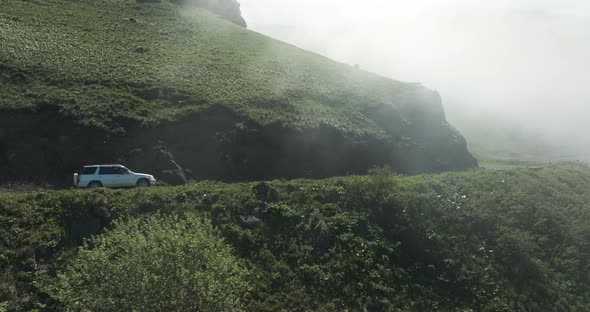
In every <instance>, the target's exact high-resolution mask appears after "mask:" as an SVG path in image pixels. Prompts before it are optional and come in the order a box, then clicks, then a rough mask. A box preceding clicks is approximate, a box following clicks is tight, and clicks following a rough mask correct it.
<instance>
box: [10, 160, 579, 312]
mask: <svg viewBox="0 0 590 312" xmlns="http://www.w3.org/2000/svg"><path fill="white" fill-rule="evenodd" d="M589 188H590V168H588V167H587V166H583V165H579V164H563V165H557V166H550V167H546V168H543V169H518V170H513V171H485V170H479V171H471V172H465V173H450V174H440V175H422V176H414V177H402V176H394V175H391V174H390V173H389V172H388V171H387V170H376V171H374V172H372V174H371V175H368V176H354V177H348V178H333V179H328V180H295V181H284V180H281V181H273V182H270V183H268V184H258V183H239V184H222V183H215V182H203V183H199V184H195V185H187V186H183V187H176V188H166V187H158V188H152V189H142V190H131V191H127V190H96V191H78V190H71V191H57V192H55V191H54V192H43V193H32V194H0V225H1V226H0V231H1V232H0V237H1V241H0V268H1V271H0V276H1V278H0V281H1V282H0V283H1V284H0V307H3V306H4V307H6V308H8V309H9V310H11V311H12V310H14V311H22V310H29V309H33V308H39V309H41V310H61V309H63V307H62V306H61V304H62V303H63V302H69V303H70V304H73V303H72V302H73V299H71V298H78V297H76V296H82V297H81V298H82V299H84V300H82V301H80V302H77V303H75V304H76V305H77V306H78V307H84V306H85V305H84V304H88V302H91V301H92V300H94V299H92V298H95V297H94V296H92V294H95V295H96V296H98V297H96V298H103V297H101V296H105V294H108V292H110V291H113V289H112V287H115V288H114V289H115V290H114V291H116V289H117V288H116V286H113V285H119V284H117V283H123V284H124V283H125V281H124V280H123V281H121V280H120V279H118V280H117V281H115V280H113V282H112V284H110V285H111V286H112V287H111V286H108V285H107V284H108V283H107V284H104V283H105V282H104V281H100V280H98V281H97V280H95V279H96V278H97V277H96V274H95V273H96V272H104V274H113V272H116V271H111V270H114V269H117V270H120V268H121V267H125V265H126V263H128V264H131V263H138V262H137V261H139V262H141V261H140V260H139V259H141V258H138V259H136V258H133V257H138V256H140V255H142V254H143V251H141V250H142V249H141V248H139V251H138V252H140V253H139V254H134V253H133V252H132V251H133V250H135V249H137V248H131V249H128V248H130V247H126V248H124V249H121V251H119V252H116V253H115V254H114V255H112V256H110V257H111V258H108V257H109V256H108V255H109V250H115V251H116V250H118V249H116V248H119V247H117V246H118V245H117V244H119V243H120V244H122V245H121V246H134V245H136V244H140V246H152V247H150V248H148V249H146V251H145V252H148V250H149V252H150V253H151V252H153V253H154V254H156V255H158V257H164V259H175V257H180V255H185V252H186V251H187V250H190V248H191V247H190V246H193V245H191V243H190V240H188V241H187V240H186V239H185V238H189V237H192V236H190V235H201V237H203V238H202V239H203V243H202V244H205V245H206V244H209V240H210V239H212V240H211V243H212V244H213V243H214V242H215V241H216V240H215V239H213V238H208V237H209V236H210V235H213V236H214V237H220V238H223V240H224V241H225V244H227V245H228V246H229V248H230V249H229V250H230V251H229V252H231V254H232V256H231V257H230V256H227V255H226V256H224V257H225V258H226V259H233V258H232V257H236V259H235V260H232V261H235V265H237V266H239V267H242V268H243V270H245V271H240V272H242V273H239V274H238V275H236V278H238V276H239V279H240V280H239V281H237V280H235V281H233V282H232V286H231V287H232V293H231V296H230V297H231V298H235V296H236V294H239V293H241V294H242V295H241V297H240V298H242V299H241V302H240V303H239V306H240V307H241V308H242V309H245V310H249V311H312V310H315V311H344V310H348V311H362V310H369V311H587V310H588V309H589V308H590V306H589V304H590V290H589V289H590V276H588V274H587V272H588V270H589V269H590V245H589V244H588V238H589V237H590V226H589V224H590V206H589V205H590V204H589V203H590V192H588V189H589ZM193 216H196V217H197V218H202V219H204V220H206V221H205V222H206V223H211V224H213V228H214V230H213V232H210V231H209V230H207V227H205V228H203V227H202V226H200V225H199V226H196V228H198V230H197V229H195V230H196V231H197V232H195V233H196V234H189V233H188V232H187V234H186V235H187V236H185V235H184V234H182V232H183V231H184V230H181V231H180V232H177V229H182V228H183V227H185V226H186V224H187V222H188V224H191V222H197V223H199V222H200V221H191V220H193V218H194V217H193ZM158 218H161V220H162V221H161V222H164V224H168V223H169V222H171V221H170V220H177V221H172V222H173V223H174V222H179V225H178V226H170V227H165V228H162V227H159V226H157V225H156V224H154V222H156V223H157V222H158V221H157V220H159V219H158ZM125 220H126V221H125ZM141 220H145V221H141ZM154 220H156V221H154ZM183 220H185V221H183ZM138 222H139V223H138ZM144 222H145V223H144ZM105 227H106V228H107V229H111V228H112V229H113V230H112V231H109V232H106V233H105V232H104V230H103V228H105ZM191 228H193V227H189V229H191ZM203 229H205V232H203ZM137 231H139V232H137ZM187 231H189V232H191V233H193V232H192V231H193V230H187ZM208 231H209V232H208ZM101 233H102V234H101ZM121 233H123V234H121ZM125 233H128V234H125ZM141 233H144V234H145V236H143V235H144V234H141ZM92 234H98V236H97V238H95V239H94V240H93V241H92V242H91V243H89V244H87V245H85V246H84V247H81V249H78V248H79V247H77V246H79V245H80V242H81V240H82V238H84V237H89V236H90V235H92ZM171 235H172V236H174V235H179V236H178V237H179V238H178V240H168V239H167V238H166V237H170V236H171ZM203 235H204V236H203ZM150 237H151V238H150ZM183 237H184V238H183ZM127 240H129V241H127ZM133 242H136V243H133ZM105 244H106V245H105ZM113 244H114V245H113ZM129 244H131V245H129ZM215 244H219V243H218V242H217V243H215ZM107 246H111V247H108V248H106V249H105V247H107ZM154 246H156V247H154ZM158 246H159V247H158ZM109 248H111V249H109ZM112 248H114V249H112ZM121 248H123V247H121ZM187 248H189V249H187ZM219 248H220V249H219V250H220V252H222V253H224V254H225V253H227V252H228V251H227V250H226V249H225V247H223V248H222V247H219ZM77 250H78V251H77ZM174 250H176V251H174ZM182 250H185V251H182ZM206 250H207V251H204V252H205V254H208V253H209V252H210V250H211V249H206ZM213 250H215V249H213ZM121 252H123V253H124V254H125V256H123V254H122V253H121ZM167 252H169V253H168V254H167ZM178 252H180V253H178ZM170 253H173V254H170ZM134 255H135V256H134ZM89 257H90V258H89ZM104 257H107V258H108V259H110V260H109V261H106V262H104V261H102V260H101V261H102V262H101V261H98V259H104ZM183 257H184V256H183ZM196 257H197V260H198V259H201V257H210V256H199V255H197V256H196ZM211 257H215V256H214V255H211ZM89 259H96V260H91V261H94V262H91V263H90V264H89V263H88V262H85V261H89ZM148 259H150V261H152V260H153V259H152V258H148ZM154 259H155V258H154ZM158 259H160V258H158ZM181 259H184V258H178V261H179V262H178V263H181V261H182V260H181ZM206 259H209V258H202V261H206ZM213 259H214V258H213ZM127 261H136V262H127ZM153 261H156V260H153ZM198 261H201V260H198ZM168 262H169V261H166V262H165V263H168ZM149 263H152V262H149V261H148V262H146V264H145V267H143V265H131V266H129V268H132V269H130V270H132V271H133V272H135V271H136V270H142V269H148V268H152V267H153V266H152V265H149ZM205 263H207V262H205ZM113 265H115V267H113ZM184 265H185V266H186V265H189V266H190V264H184ZM220 265H225V264H220ZM185 268H186V269H187V270H189V267H185ZM218 269H219V270H223V268H222V267H221V268H220V267H216V270H218ZM150 270H153V269H150ZM157 270H159V269H156V272H157ZM162 270H170V271H167V272H169V273H166V274H165V275H162V276H161V277H160V278H162V281H163V282H164V281H165V283H169V282H170V279H169V278H168V277H169V276H170V275H169V274H178V275H174V276H177V278H179V279H180V280H183V276H185V277H186V274H185V275H182V274H181V273H182V272H183V271H178V270H179V268H178V267H175V268H174V267H173V268H170V266H168V265H167V264H166V265H162ZM197 270H199V268H197ZM226 270H227V269H226ZM231 270H236V268H235V267H233V269H231ZM56 272H62V273H60V274H62V275H61V276H63V277H69V278H68V279H66V280H65V281H69V282H67V283H66V286H67V285H69V284H71V285H76V284H77V285H79V286H77V288H74V289H69V288H67V287H66V286H64V284H63V280H62V284H59V283H57V284H55V283H54V282H51V281H52V280H54V278H53V277H52V276H54V275H55V274H56ZM92 272H95V273H92ZM150 272H152V273H150V274H153V276H152V275H150V274H148V275H147V277H145V275H142V276H144V277H145V278H146V280H145V282H146V283H155V284H154V285H156V286H154V287H157V285H158V283H156V282H155V281H157V280H158V279H157V276H158V274H159V273H154V271H150ZM186 272H188V271H186ZM71 274H76V275H71ZM93 274H94V275H93ZM126 274H127V273H126ZM129 274H134V273H131V271H130V272H129ZM138 274H139V273H138ZM199 274H201V273H199ZM73 276H75V278H73ZM92 276H95V277H94V279H92ZM99 276H100V274H99ZM206 276H208V275H206ZM220 276H221V275H220ZM115 277H116V275H115ZM215 280H216V279H215V278H214V277H213V281H215ZM85 281H93V282H91V283H89V282H85ZM218 282H222V281H220V280H219V279H217V283H218ZM129 283H135V284H133V285H136V281H129ZM47 285H54V286H53V287H57V290H56V288H52V287H50V286H47ZM56 285H57V286H56ZM129 285H131V284H129ZM166 285H168V284H166ZM174 285H176V286H174V287H178V289H177V291H178V292H175V293H176V294H180V293H184V291H187V290H188V288H187V289H185V288H183V287H185V286H182V285H183V284H182V283H181V282H177V283H176V284H174ZM214 285H217V284H214ZM107 286H108V287H107ZM64 287H65V288H64ZM104 287H107V288H108V290H107V288H104ZM109 287H110V288H109ZM121 287H124V285H123V286H121ZM186 287H188V286H186ZM215 287H216V286H215ZM68 289H69V290H68ZM100 289H104V291H101V290H100ZM133 289H137V290H138V291H139V290H140V289H141V287H138V286H133V288H132V289H131V290H130V289H127V288H125V290H121V291H123V292H125V293H129V292H130V291H131V292H133ZM216 289H217V288H216ZM68 291H69V292H68ZM93 291H100V294H98V293H93ZM163 291H164V290H163ZM228 291H229V290H228ZM165 292H166V293H168V292H169V289H168V290H165ZM141 293H142V292H141V291H139V292H138V293H137V295H134V296H132V297H130V298H134V299H133V300H135V299H138V298H141V296H143V295H141ZM156 293H157V292H156ZM49 294H51V295H49ZM59 294H62V295H61V296H60V295H59ZM63 294H69V295H68V296H66V297H63ZM84 296H86V297H84ZM230 297H228V298H230ZM59 298H61V300H62V301H60V300H56V299H59ZM64 298H65V299H64ZM63 300H65V301H63ZM130 300H131V299H130ZM162 300H164V301H162V302H167V301H165V300H167V299H162ZM2 302H4V303H2ZM60 302H61V303H60ZM109 302H110V303H109V304H111V303H113V302H116V301H109ZM233 304H237V303H235V302H234V303H233ZM86 306H88V305H86Z"/></svg>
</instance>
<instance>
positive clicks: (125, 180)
mask: <svg viewBox="0 0 590 312" xmlns="http://www.w3.org/2000/svg"><path fill="white" fill-rule="evenodd" d="M116 172H117V175H116V177H115V179H116V183H117V186H121V187H123V186H124V187H128V186H135V182H132V181H131V180H133V175H131V174H130V171H129V169H127V168H125V167H118V168H117V170H116Z"/></svg>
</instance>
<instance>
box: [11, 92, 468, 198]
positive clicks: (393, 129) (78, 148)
mask: <svg viewBox="0 0 590 312" xmlns="http://www.w3.org/2000/svg"><path fill="white" fill-rule="evenodd" d="M425 92H426V91H425ZM415 101H417V102H415V105H410V106H408V108H406V109H404V110H397V109H395V108H394V107H393V106H377V107H374V108H371V109H368V110H367V112H366V114H367V116H369V117H370V118H372V119H373V120H374V121H375V123H377V124H378V125H380V126H381V127H383V128H384V129H385V131H386V132H387V134H388V136H386V137H384V138H377V137H349V136H347V135H345V134H344V133H342V132H341V131H340V130H338V129H336V128H333V127H331V126H329V125H321V126H319V127H317V128H306V129H294V128H287V127H283V126H281V125H275V126H272V125H271V126H260V125H258V124H256V123H254V122H252V121H251V120H249V119H247V118H245V117H243V116H240V115H239V114H237V113H236V112H234V111H233V110H231V109H229V108H226V107H223V106H214V107H212V108H210V109H208V110H205V111H203V112H200V113H197V114H194V115H192V116H190V117H187V118H185V119H184V120H182V121H178V122H169V123H165V124H161V125H159V126H157V127H152V128H145V127H143V126H141V125H133V124H128V125H125V126H126V132H125V134H121V135H118V136H117V135H113V134H112V133H106V132H103V130H98V129H95V128H86V127H83V126H80V125H77V124H75V123H74V122H72V121H70V120H68V119H67V118H64V117H63V116H60V115H59V113H58V112H54V111H51V110H46V111H41V112H36V113H26V112H22V113H9V112H3V113H2V114H0V124H2V125H3V126H4V128H3V129H4V131H5V133H4V135H3V136H2V137H0V168H4V170H3V172H2V175H0V180H4V181H5V182H7V181H15V180H16V181H39V182H44V183H46V182H50V183H52V184H53V185H57V186H60V185H61V186H67V185H70V184H71V174H72V173H73V172H74V171H76V170H78V169H80V167H81V166H83V165H86V164H93V163H123V164H125V165H127V166H129V167H130V168H131V169H132V170H136V171H138V172H149V173H153V174H155V175H156V176H157V177H158V178H160V179H163V180H164V181H165V182H167V183H169V184H175V185H176V184H182V183H184V182H186V181H188V180H189V179H196V180H200V179H216V180H225V181H236V180H270V179H276V178H287V179H289V178H300V177H314V178H321V177H330V176H339V175H347V174H363V173H366V172H367V170H368V169H370V168H371V167H374V166H381V165H390V166H391V167H392V168H393V169H394V170H395V171H397V172H400V173H410V174H411V173H423V172H440V171H448V170H462V169H467V168H472V167H476V166H477V161H476V160H475V159H474V158H473V157H472V156H471V154H470V153H469V152H468V151H467V147H466V143H465V140H464V139H463V137H462V136H461V135H459V134H458V133H457V132H456V131H454V130H453V128H452V127H451V126H450V125H448V124H447V122H446V121H445V118H444V113H443V111H442V105H440V98H439V97H438V95H437V94H436V93H432V92H426V93H425V94H424V95H423V99H422V101H423V102H421V101H420V100H419V97H418V100H416V98H415ZM421 105H424V106H427V107H426V108H424V109H421V108H420V106H421ZM439 106H440V110H437V109H433V108H436V107H439ZM32 125H35V126H32ZM0 182H2V181H0ZM262 191H264V190H261V192H262Z"/></svg>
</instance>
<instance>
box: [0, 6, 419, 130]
mask: <svg viewBox="0 0 590 312" xmlns="http://www.w3.org/2000/svg"><path fill="white" fill-rule="evenodd" d="M1 6H2V7H1V8H2V10H0V23H1V24H0V26H1V27H0V41H2V42H3V44H2V45H1V46H0V65H1V66H2V69H3V70H2V77H1V80H0V81H1V83H2V85H3V86H4V90H3V92H2V95H3V96H2V99H1V100H0V108H2V109H3V110H25V109H26V110H37V109H40V108H42V107H43V106H52V105H55V106H56V109H59V110H60V112H61V113H62V114H63V115H65V116H68V117H72V118H74V119H75V120H76V122H78V123H80V124H83V125H93V126H97V127H106V128H109V127H110V128H113V127H115V128H116V126H118V124H116V121H117V120H118V119H120V118H123V119H132V120H136V121H140V122H143V123H155V122H158V121H159V120H162V119H165V120H168V119H176V118H180V117H182V116H185V115H187V114H189V113H191V112H195V111H200V110H203V109H204V108H206V107H208V106H211V105H215V104H222V105H227V106H230V107H231V108H232V109H235V110H236V111H239V112H240V113H243V114H245V115H247V116H249V117H250V118H252V119H254V120H256V121H257V122H259V123H261V124H269V123H277V122H278V123H286V124H289V125H294V126H303V127H305V126H313V125H316V126H317V125H318V124H320V123H328V124H331V125H337V126H338V127H341V128H343V129H346V130H347V131H351V132H359V133H381V134H382V135H383V133H382V132H383V131H382V130H380V129H379V128H378V127H377V126H376V125H375V123H374V122H372V121H371V120H369V119H368V118H366V117H365V116H363V115H362V114H360V113H359V112H360V110H361V108H362V107H365V106H366V105H368V104H371V105H379V104H383V103H387V104H390V103H391V104H395V105H398V106H401V105H404V104H408V103H405V102H404V98H405V97H409V96H413V95H415V94H416V93H421V92H424V90H423V89H421V88H420V87H419V86H415V85H409V84H403V83H399V82H395V81H391V80H388V79H384V78H380V77H378V76H376V75H371V74H368V73H366V72H362V71H357V70H354V69H353V68H352V67H349V66H345V65H341V64H338V63H336V62H333V61H330V60H328V59H326V58H323V57H319V56H317V55H314V54H312V53H309V52H306V51H303V50H299V49H295V48H293V47H291V46H289V45H287V44H284V43H281V42H279V41H275V40H271V39H269V38H267V37H264V36H262V35H258V34H256V33H254V32H251V31H248V30H246V29H244V28H242V27H239V26H236V25H234V24H232V23H230V22H226V21H225V20H222V19H220V18H219V17H217V16H214V15H213V14H212V13H209V12H207V11H205V10H203V9H199V8H194V7H192V6H178V5H176V4H173V3H170V2H167V1H163V2H162V3H141V4H138V3H136V1H134V0H126V1H106V0H100V1H90V0H88V1H68V0H48V1H21V0H8V1H3V2H2V4H1ZM417 104H419V103H417ZM417 104H415V105H417Z"/></svg>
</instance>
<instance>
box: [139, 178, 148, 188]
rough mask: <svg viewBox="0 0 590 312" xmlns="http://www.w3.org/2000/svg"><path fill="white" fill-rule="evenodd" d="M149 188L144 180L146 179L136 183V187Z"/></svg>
mask: <svg viewBox="0 0 590 312" xmlns="http://www.w3.org/2000/svg"><path fill="white" fill-rule="evenodd" d="M149 186H150V181H148V180H146V179H141V180H139V181H137V187H149Z"/></svg>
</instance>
